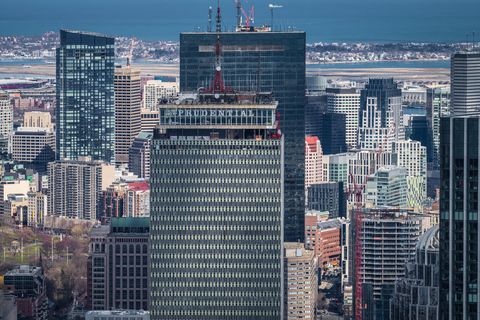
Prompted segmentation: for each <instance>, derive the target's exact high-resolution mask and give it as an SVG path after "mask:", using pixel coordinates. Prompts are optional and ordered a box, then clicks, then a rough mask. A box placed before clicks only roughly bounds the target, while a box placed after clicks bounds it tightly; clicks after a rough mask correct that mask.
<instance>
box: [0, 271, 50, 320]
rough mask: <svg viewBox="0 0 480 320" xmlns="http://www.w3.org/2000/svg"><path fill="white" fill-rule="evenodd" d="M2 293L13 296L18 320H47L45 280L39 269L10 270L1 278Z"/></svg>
mask: <svg viewBox="0 0 480 320" xmlns="http://www.w3.org/2000/svg"><path fill="white" fill-rule="evenodd" d="M3 292H4V293H8V294H12V295H14V296H15V302H16V303H17V317H18V318H20V319H22V318H26V319H34V320H46V319H48V298H47V286H46V278H45V276H44V275H43V270H42V268H41V267H33V266H27V265H21V266H16V267H14V268H13V269H10V270H9V271H8V272H7V273H6V274H5V276H4V278H3Z"/></svg>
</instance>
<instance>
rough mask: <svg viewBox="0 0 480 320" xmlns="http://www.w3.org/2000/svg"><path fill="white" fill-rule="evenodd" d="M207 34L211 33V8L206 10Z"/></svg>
mask: <svg viewBox="0 0 480 320" xmlns="http://www.w3.org/2000/svg"><path fill="white" fill-rule="evenodd" d="M208 32H212V7H210V8H208Z"/></svg>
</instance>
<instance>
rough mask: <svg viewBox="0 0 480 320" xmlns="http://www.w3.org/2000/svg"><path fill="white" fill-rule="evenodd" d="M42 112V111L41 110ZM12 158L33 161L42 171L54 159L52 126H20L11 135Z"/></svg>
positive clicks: (54, 143) (20, 160)
mask: <svg viewBox="0 0 480 320" xmlns="http://www.w3.org/2000/svg"><path fill="white" fill-rule="evenodd" d="M42 113H44V112H42ZM10 145H11V150H10V153H11V154H12V159H13V160H15V161H19V162H27V163H33V164H35V165H37V168H36V169H37V170H38V171H42V172H44V171H45V170H46V168H47V164H48V163H49V162H51V161H55V145H56V141H55V133H54V132H53V129H52V127H20V128H18V130H17V131H15V132H14V133H13V134H12V135H11V143H10Z"/></svg>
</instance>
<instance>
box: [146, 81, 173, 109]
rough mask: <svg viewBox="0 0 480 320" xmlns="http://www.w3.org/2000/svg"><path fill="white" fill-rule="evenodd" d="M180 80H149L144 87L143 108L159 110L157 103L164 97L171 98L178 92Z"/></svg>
mask: <svg viewBox="0 0 480 320" xmlns="http://www.w3.org/2000/svg"><path fill="white" fill-rule="evenodd" d="M179 86H180V84H179V83H178V82H163V81H162V80H149V81H147V84H146V85H145V86H144V87H143V108H144V109H149V110H157V104H159V102H160V100H162V99H169V98H172V97H175V96H176V95H177V94H178V91H179V90H178V89H179Z"/></svg>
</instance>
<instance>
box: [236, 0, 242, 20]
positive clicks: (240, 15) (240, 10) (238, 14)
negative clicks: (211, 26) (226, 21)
mask: <svg viewBox="0 0 480 320" xmlns="http://www.w3.org/2000/svg"><path fill="white" fill-rule="evenodd" d="M236 2H237V26H241V25H242V6H241V5H240V0H237V1H236Z"/></svg>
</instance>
